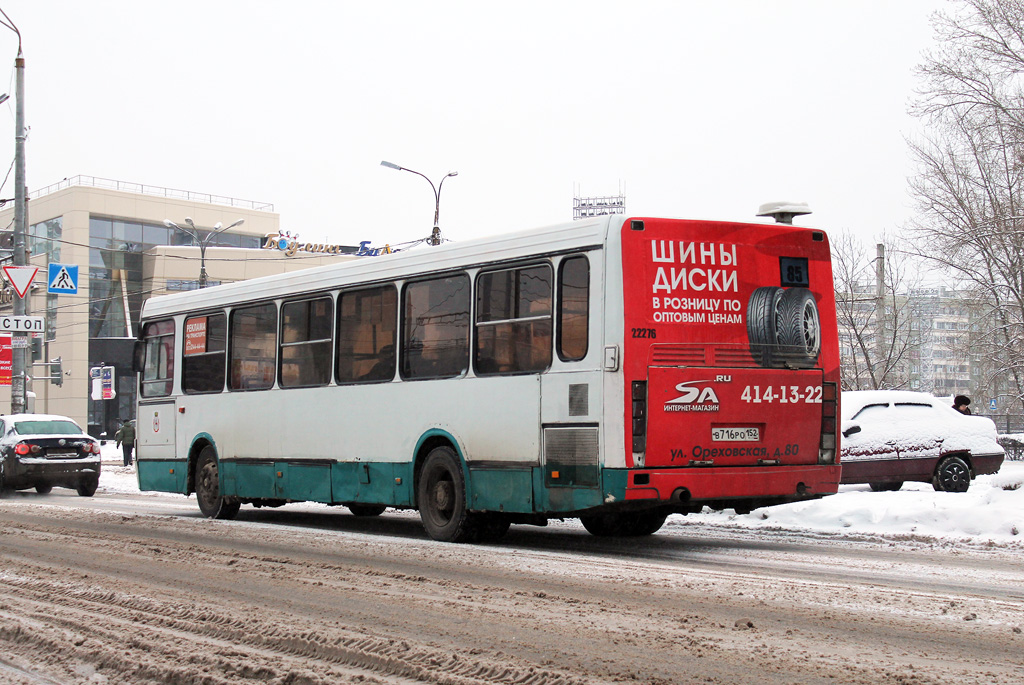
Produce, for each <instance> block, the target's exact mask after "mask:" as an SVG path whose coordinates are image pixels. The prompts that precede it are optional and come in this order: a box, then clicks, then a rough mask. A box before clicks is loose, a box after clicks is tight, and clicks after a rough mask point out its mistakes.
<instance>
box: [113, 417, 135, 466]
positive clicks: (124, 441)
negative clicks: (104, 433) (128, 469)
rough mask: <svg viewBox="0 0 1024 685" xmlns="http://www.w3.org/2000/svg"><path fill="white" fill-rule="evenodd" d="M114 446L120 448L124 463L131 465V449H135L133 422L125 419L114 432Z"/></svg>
mask: <svg viewBox="0 0 1024 685" xmlns="http://www.w3.org/2000/svg"><path fill="white" fill-rule="evenodd" d="M114 440H115V441H116V443H115V446H117V447H120V448H121V453H122V454H123V455H124V465H125V466H131V465H132V450H133V449H135V422H134V421H125V422H124V423H122V424H121V427H120V428H118V429H117V432H116V433H114Z"/></svg>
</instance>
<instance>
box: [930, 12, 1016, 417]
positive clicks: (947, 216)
mask: <svg viewBox="0 0 1024 685" xmlns="http://www.w3.org/2000/svg"><path fill="white" fill-rule="evenodd" d="M934 27H935V30H936V38H937V43H938V45H939V47H938V48H936V50H934V51H932V52H931V53H929V54H927V55H926V56H925V60H924V63H923V64H922V65H921V66H920V68H919V72H920V74H921V75H922V76H923V83H924V85H923V87H922V89H921V90H920V92H919V94H918V98H917V101H916V103H915V106H914V108H913V111H915V112H916V113H917V114H919V115H920V116H921V117H923V119H924V121H925V122H926V124H927V126H928V129H929V134H928V135H927V136H926V137H924V138H923V139H922V140H920V141H915V142H912V143H911V145H910V149H911V154H912V156H913V158H914V159H915V161H916V162H917V164H918V170H917V173H916V175H915V177H914V178H913V179H912V180H911V192H912V194H913V195H914V197H915V199H916V202H917V205H918V209H919V214H918V218H917V219H916V220H915V222H914V225H913V227H912V228H913V231H914V233H915V241H914V245H915V246H916V249H917V251H918V252H919V254H921V255H922V256H924V257H927V258H928V259H930V260H932V261H933V262H935V263H937V264H941V265H942V266H943V267H945V268H946V269H947V270H948V271H949V272H950V273H951V274H952V275H953V277H954V278H955V280H956V282H955V286H954V287H955V288H956V289H957V290H958V291H960V292H962V293H964V294H965V295H966V296H967V299H969V300H970V301H971V302H972V303H974V304H973V305H972V307H973V308H974V309H975V310H976V311H977V310H978V309H979V308H980V309H981V310H982V311H981V315H980V316H979V318H978V322H979V323H978V325H977V332H978V335H977V336H975V342H974V345H975V349H973V350H972V351H971V352H972V354H975V355H978V356H980V357H983V358H984V359H985V360H987V362H988V367H987V368H988V371H987V372H986V373H987V374H988V378H986V379H984V381H983V383H984V385H985V386H986V387H987V388H988V387H991V388H993V389H994V392H995V393H996V394H1002V395H1004V396H1009V397H1012V398H1013V399H1015V400H1016V402H1017V403H1018V404H1019V405H1020V407H1021V408H1024V282H1022V279H1024V89H1022V88H1024V0H960V1H959V2H957V3H956V5H955V10H954V11H952V12H950V13H939V14H937V15H936V16H935V18H934ZM990 396H995V395H994V394H993V395H990Z"/></svg>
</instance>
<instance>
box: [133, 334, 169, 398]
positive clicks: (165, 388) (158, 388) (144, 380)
mask: <svg viewBox="0 0 1024 685" xmlns="http://www.w3.org/2000/svg"><path fill="white" fill-rule="evenodd" d="M142 341H143V345H144V346H145V351H144V352H143V367H142V373H141V374H139V382H140V385H141V393H142V396H143V397H166V396H167V395H170V394H171V388H172V387H173V385H174V322H173V321H154V322H153V323H147V324H146V327H145V328H144V329H143V331H142Z"/></svg>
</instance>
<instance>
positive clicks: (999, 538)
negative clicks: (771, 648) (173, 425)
mask: <svg viewBox="0 0 1024 685" xmlns="http://www.w3.org/2000/svg"><path fill="white" fill-rule="evenodd" d="M103 462H104V463H103V471H102V474H101V476H100V487H99V490H98V492H99V493H100V494H103V493H138V492H139V484H138V478H137V476H136V473H135V469H134V467H132V468H125V467H123V466H121V453H120V450H116V449H115V448H114V445H113V443H108V444H107V445H104V446H103ZM150 494H152V495H153V496H154V497H176V498H180V495H168V494H166V493H150ZM694 523H701V524H704V525H721V526H731V527H743V528H749V529H757V528H764V529H772V530H779V529H783V530H807V531H814V532H821V533H835V534H837V535H840V536H842V535H849V534H867V535H879V536H883V537H905V536H914V537H918V538H928V537H931V538H936V539H941V540H949V541H953V540H969V541H973V542H977V543H988V544H995V545H1021V546H1024V462H1020V461H1007V462H1004V463H1003V466H1002V468H1001V469H1000V471H999V473H996V474H993V475H990V476H979V477H978V478H977V479H976V480H974V481H973V482H972V483H971V488H970V490H968V491H967V492H965V493H952V492H935V491H934V490H933V489H932V486H931V485H928V484H926V483H907V484H906V485H904V486H903V489H902V490H899V491H897V492H872V491H871V489H870V488H869V487H868V486H867V485H843V486H841V487H840V489H839V494H837V495H833V496H831V497H825V498H823V499H819V500H812V501H809V502H799V503H796V504H787V505H783V506H778V507H767V508H764V509H757V510H755V511H753V512H751V513H750V514H747V515H743V516H740V515H737V514H735V513H734V512H732V511H729V510H726V511H723V512H710V511H708V513H703V514H695V515H690V516H685V517H683V516H672V517H670V518H669V520H668V523H667V524H666V525H665V527H664V528H663V529H662V534H671V533H672V531H673V529H675V530H677V531H679V532H682V529H683V528H687V527H690V526H692V524H694Z"/></svg>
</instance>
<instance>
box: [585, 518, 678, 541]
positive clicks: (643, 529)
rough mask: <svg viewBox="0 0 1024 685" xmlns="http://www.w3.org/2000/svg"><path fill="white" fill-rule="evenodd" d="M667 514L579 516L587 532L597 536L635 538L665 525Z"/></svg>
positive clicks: (650, 533)
mask: <svg viewBox="0 0 1024 685" xmlns="http://www.w3.org/2000/svg"><path fill="white" fill-rule="evenodd" d="M667 518H668V514H664V513H661V512H657V511H643V512H637V513H628V514H627V513H620V514H593V515H591V516H581V517H580V521H582V523H583V527H584V528H586V529H587V532H588V533H590V534H591V535H596V536H597V537H603V538H608V537H616V538H635V537H643V536H645V535H654V534H655V533H657V532H658V531H659V530H661V527H662V526H663V525H665V519H667Z"/></svg>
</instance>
